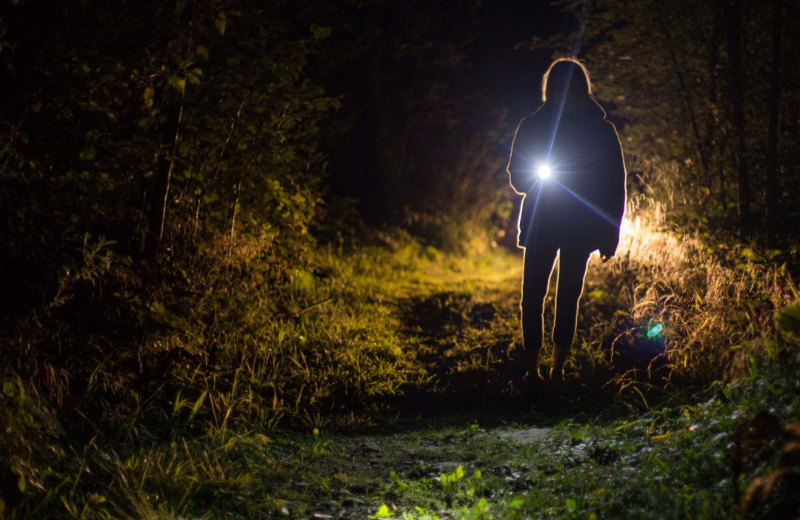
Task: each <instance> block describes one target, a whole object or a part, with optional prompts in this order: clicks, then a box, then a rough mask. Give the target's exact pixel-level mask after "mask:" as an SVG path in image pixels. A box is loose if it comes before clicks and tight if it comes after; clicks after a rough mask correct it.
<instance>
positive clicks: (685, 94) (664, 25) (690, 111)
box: [658, 11, 710, 182]
mask: <svg viewBox="0 0 800 520" xmlns="http://www.w3.org/2000/svg"><path fill="white" fill-rule="evenodd" d="M658 21H659V25H660V26H661V30H662V31H663V32H664V38H665V39H666V41H667V50H668V51H669V58H670V61H671V62H672V68H673V70H674V71H675V76H676V77H677V79H678V85H679V86H680V89H681V97H682V98H683V102H684V103H685V104H686V114H687V115H688V116H689V123H690V124H691V127H692V133H693V135H694V142H695V147H694V148H695V149H696V150H697V155H698V157H699V158H700V166H701V167H702V168H703V179H704V181H705V182H710V179H709V177H710V172H709V168H708V159H707V158H706V154H705V151H704V150H703V146H702V143H703V141H702V139H701V138H700V128H699V125H698V124H697V117H696V115H695V112H694V106H693V105H692V99H691V96H690V93H689V88H688V87H687V85H686V79H685V78H684V74H683V68H682V67H681V66H680V63H679V62H678V56H677V53H676V52H675V42H674V41H672V34H671V33H670V31H669V25H668V21H667V20H665V19H664V12H663V11H660V12H659V14H658Z"/></svg>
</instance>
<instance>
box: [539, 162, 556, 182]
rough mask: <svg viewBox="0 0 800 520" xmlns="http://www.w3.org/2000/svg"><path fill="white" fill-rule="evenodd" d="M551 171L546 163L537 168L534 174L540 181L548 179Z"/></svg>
mask: <svg viewBox="0 0 800 520" xmlns="http://www.w3.org/2000/svg"><path fill="white" fill-rule="evenodd" d="M552 173H553V171H552V169H551V168H550V165H549V164H547V163H542V164H540V165H539V168H537V169H536V174H537V175H538V176H539V178H540V179H542V180H546V179H549V178H550V175H552Z"/></svg>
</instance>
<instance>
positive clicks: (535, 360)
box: [525, 350, 544, 381]
mask: <svg viewBox="0 0 800 520" xmlns="http://www.w3.org/2000/svg"><path fill="white" fill-rule="evenodd" d="M525 379H527V380H528V381H542V380H544V378H543V377H542V372H541V370H540V369H539V352H532V351H530V350H526V351H525Z"/></svg>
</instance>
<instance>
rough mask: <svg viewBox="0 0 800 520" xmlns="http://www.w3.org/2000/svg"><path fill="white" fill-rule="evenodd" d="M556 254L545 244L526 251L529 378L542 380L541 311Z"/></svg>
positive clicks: (525, 327) (524, 315) (524, 299)
mask: <svg viewBox="0 0 800 520" xmlns="http://www.w3.org/2000/svg"><path fill="white" fill-rule="evenodd" d="M556 252H557V250H556V249H555V248H553V247H549V246H548V245H546V244H544V243H539V244H532V245H530V246H529V247H527V248H526V249H525V273H524V275H523V278H522V302H521V303H520V308H521V310H522V340H523V344H524V347H525V360H526V361H525V362H526V365H527V367H526V368H527V371H528V374H529V377H531V378H540V377H541V375H540V373H539V352H540V351H541V349H542V332H543V330H542V328H543V325H542V320H543V317H542V311H543V309H544V298H545V296H547V286H548V284H549V283H550V274H551V273H552V272H553V265H554V264H555V258H556Z"/></svg>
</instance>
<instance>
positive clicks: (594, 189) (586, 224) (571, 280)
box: [508, 58, 626, 378]
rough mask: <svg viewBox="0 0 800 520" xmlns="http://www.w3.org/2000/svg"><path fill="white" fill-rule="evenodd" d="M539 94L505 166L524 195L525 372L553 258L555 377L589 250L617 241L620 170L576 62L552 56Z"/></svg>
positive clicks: (617, 149) (530, 366) (537, 336)
mask: <svg viewBox="0 0 800 520" xmlns="http://www.w3.org/2000/svg"><path fill="white" fill-rule="evenodd" d="M542 101H543V102H544V104H543V105H542V106H541V107H540V108H539V109H538V110H537V111H536V112H534V113H533V114H531V115H529V116H527V117H525V118H524V119H523V120H522V121H521V122H520V123H519V126H518V127H517V131H516V134H515V136H514V141H513V143H512V147H511V157H510V159H509V163H508V173H509V178H510V182H511V187H512V188H513V189H514V191H516V192H517V193H518V194H520V195H523V196H524V199H523V201H522V207H521V209H520V214H519V224H518V227H519V234H518V238H517V246H518V247H520V248H523V249H524V250H525V254H524V266H525V270H524V275H523V281H522V301H521V303H520V308H521V313H522V337H523V344H524V348H525V358H526V365H527V367H526V368H527V372H528V377H529V378H541V373H540V371H539V352H540V351H541V347H542V335H543V315H542V312H543V310H544V299H545V296H547V288H548V285H549V283H550V276H551V274H552V271H553V269H554V265H555V260H556V258H557V259H558V279H557V280H558V283H557V292H556V313H555V316H556V317H555V325H554V327H553V365H552V368H551V369H550V375H551V377H553V376H554V375H555V376H556V377H560V378H563V370H564V362H565V361H566V359H567V357H568V356H569V350H570V347H571V346H572V342H573V341H574V337H575V329H576V326H577V317H578V303H579V301H580V297H581V294H582V293H583V279H584V276H585V275H586V268H587V264H588V260H589V255H591V253H592V252H594V251H595V250H599V251H600V257H601V259H602V261H603V262H605V261H607V260H608V259H609V258H611V257H613V256H614V254H615V253H616V249H617V246H618V244H619V230H620V223H621V221H622V217H623V214H624V213H625V202H626V188H625V182H626V172H625V163H624V160H623V154H622V146H621V144H620V141H619V137H618V136H617V130H616V128H615V127H614V125H613V124H612V123H611V122H610V121H608V120H606V113H605V111H604V110H603V109H602V108H601V107H600V105H599V104H598V103H597V102H596V101H595V99H594V97H593V95H592V87H591V81H590V79H589V72H588V70H587V69H586V67H585V66H584V65H583V63H581V62H579V61H578V60H577V59H575V58H560V59H557V60H555V61H554V62H553V63H551V64H550V67H549V68H548V69H547V72H545V74H544V76H543V78H542Z"/></svg>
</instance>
